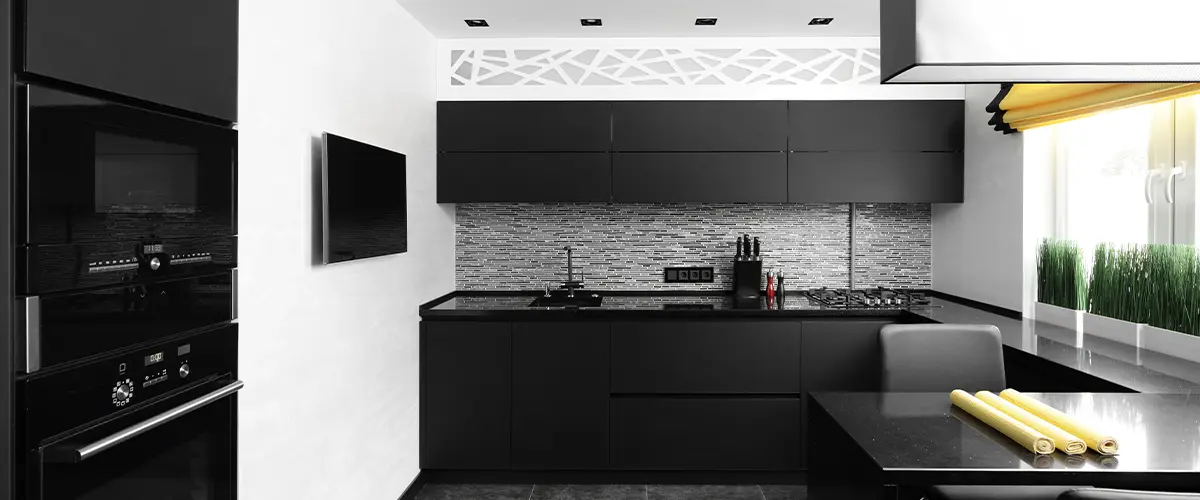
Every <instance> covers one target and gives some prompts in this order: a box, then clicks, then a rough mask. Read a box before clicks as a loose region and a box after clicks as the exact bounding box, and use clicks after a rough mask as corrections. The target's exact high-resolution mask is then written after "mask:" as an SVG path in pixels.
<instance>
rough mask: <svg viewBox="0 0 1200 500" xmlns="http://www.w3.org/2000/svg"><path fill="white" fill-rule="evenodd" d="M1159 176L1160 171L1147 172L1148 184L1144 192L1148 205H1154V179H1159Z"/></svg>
mask: <svg viewBox="0 0 1200 500" xmlns="http://www.w3.org/2000/svg"><path fill="white" fill-rule="evenodd" d="M1158 174H1159V171H1158V170H1147V171H1146V183H1145V186H1144V192H1145V193H1146V203H1151V204H1152V203H1154V192H1153V191H1152V188H1153V187H1154V178H1155V177H1158Z"/></svg>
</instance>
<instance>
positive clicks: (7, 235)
mask: <svg viewBox="0 0 1200 500" xmlns="http://www.w3.org/2000/svg"><path fill="white" fill-rule="evenodd" d="M13 12H14V11H13V4H12V0H0V75H3V76H4V84H3V85H4V87H3V88H4V96H3V98H0V207H2V208H0V333H2V335H0V500H10V499H12V498H13V477H12V475H13V467H14V459H15V455H14V453H15V451H14V449H13V448H14V446H13V438H14V435H13V433H14V432H15V431H14V429H13V397H14V395H13V387H14V385H13V383H14V382H13V375H14V369H15V368H14V366H13V346H14V339H13V327H12V325H13V318H12V307H13V297H14V293H15V289H16V283H15V280H14V279H13V254H12V250H13V243H12V226H13V220H12V214H13V190H12V178H13V161H12V158H13V150H12V145H13V130H12V125H13V110H12V102H13V88H14V87H13V64H12V53H13V50H12V43H13V40H14V39H15V35H14V31H13V26H14V25H15V24H16V23H14V22H13V18H12V14H13Z"/></svg>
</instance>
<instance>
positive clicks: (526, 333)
mask: <svg viewBox="0 0 1200 500" xmlns="http://www.w3.org/2000/svg"><path fill="white" fill-rule="evenodd" d="M608 329H609V327H608V323H583V322H570V323H516V324H514V325H513V340H512V342H513V345H512V359H513V361H512V365H513V389H512V466H513V468H514V469H537V470H569V469H606V468H608V344H609V340H608Z"/></svg>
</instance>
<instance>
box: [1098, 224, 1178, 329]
mask: <svg viewBox="0 0 1200 500" xmlns="http://www.w3.org/2000/svg"><path fill="white" fill-rule="evenodd" d="M1095 257H1096V258H1095V263H1094V264H1093V266H1092V277H1091V283H1090V285H1089V289H1090V290H1089V294H1088V295H1089V301H1088V312H1090V313H1092V314H1097V315H1100V316H1107V317H1110V318H1116V319H1120V320H1124V321H1130V322H1133V323H1146V324H1149V325H1151V326H1156V327H1159V328H1165V329H1168V330H1174V331H1177V332H1182V333H1187V334H1191V335H1200V253H1197V251H1196V248H1195V247H1192V246H1187V245H1123V246H1118V245H1113V244H1107V243H1106V244H1101V245H1099V246H1097V247H1096V255H1095Z"/></svg>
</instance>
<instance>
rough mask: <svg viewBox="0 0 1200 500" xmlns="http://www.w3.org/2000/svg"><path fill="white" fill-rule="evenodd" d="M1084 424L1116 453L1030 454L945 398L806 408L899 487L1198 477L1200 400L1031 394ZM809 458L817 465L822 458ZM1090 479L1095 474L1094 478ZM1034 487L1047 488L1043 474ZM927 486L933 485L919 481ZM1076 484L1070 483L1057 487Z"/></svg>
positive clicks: (854, 398) (833, 399) (848, 401)
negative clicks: (1032, 476)
mask: <svg viewBox="0 0 1200 500" xmlns="http://www.w3.org/2000/svg"><path fill="white" fill-rule="evenodd" d="M1028 395H1030V396H1032V397H1034V398H1036V399H1038V400H1040V401H1042V402H1045V403H1046V404H1049V405H1051V406H1053V407H1055V408H1058V409H1059V410H1061V411H1063V412H1065V413H1067V414H1069V415H1072V416H1075V417H1077V418H1080V419H1082V420H1085V421H1087V422H1089V423H1091V424H1092V425H1093V426H1094V427H1096V428H1098V429H1103V430H1104V432H1107V433H1111V434H1112V435H1113V436H1114V437H1116V438H1117V440H1118V442H1119V443H1120V449H1121V451H1120V454H1119V455H1118V456H1114V457H1102V456H1100V455H1098V454H1096V453H1095V452H1093V451H1089V452H1088V453H1087V454H1085V455H1083V456H1081V457H1069V456H1067V455H1065V454H1062V453H1061V452H1055V453H1054V454H1053V455H1048V456H1045V457H1036V456H1034V454H1033V453H1031V452H1028V451H1026V450H1024V449H1023V448H1021V447H1020V446H1017V445H1014V444H1013V443H1012V441H1011V440H1009V439H1008V438H1006V437H1004V435H1002V434H1000V433H999V432H997V431H995V430H993V429H991V428H989V427H987V425H986V424H983V423H982V422H980V421H978V420H977V419H975V418H974V417H972V416H970V415H969V414H967V413H965V412H962V411H961V410H956V409H954V407H953V406H952V405H951V403H950V397H949V395H948V394H941V393H937V394H931V393H910V394H897V393H891V394H888V393H821V394H814V395H813V401H814V402H815V403H816V404H819V405H820V407H821V408H822V409H824V411H825V412H826V413H827V414H828V416H830V417H832V419H833V421H835V422H836V423H837V425H839V426H840V427H841V428H842V429H843V430H844V431H845V432H846V433H847V434H848V435H849V436H850V437H851V438H852V439H853V440H854V442H855V443H856V444H857V445H858V446H859V447H861V449H862V450H863V451H865V453H866V454H867V455H868V456H869V458H870V459H871V460H872V461H873V462H874V463H875V464H877V465H878V467H879V468H880V469H882V471H883V472H884V473H885V477H890V478H894V479H895V480H896V481H897V483H895V484H906V482H905V478H909V479H912V480H915V479H916V478H921V479H928V480H931V481H933V482H937V481H938V476H939V475H945V476H946V477H947V478H948V479H947V480H948V481H950V482H959V481H964V482H967V483H976V484H1001V483H985V482H981V481H980V480H981V479H983V478H995V479H998V480H1001V481H1004V480H1005V479H1009V478H1011V480H1012V481H1020V479H1017V478H1018V477H1020V475H1019V474H1009V473H1023V474H1024V475H1028V473H1042V474H1055V473H1064V474H1067V475H1068V476H1069V475H1070V474H1072V473H1084V472H1086V473H1100V474H1103V473H1114V472H1115V473H1122V472H1124V473H1149V472H1155V473H1168V472H1173V473H1188V474H1194V476H1193V480H1196V479H1200V453H1198V450H1200V401H1198V400H1196V399H1195V398H1193V397H1190V396H1188V395H1167V394H1104V393H1045V394H1033V393H1030V394H1028ZM810 460H813V461H819V460H821V456H820V454H816V455H811V454H810ZM1064 477H1066V476H1064ZM1090 477H1097V476H1096V474H1092V475H1091V476H1090ZM1041 480H1047V481H1053V480H1054V479H1053V478H1051V477H1050V476H1042V478H1041ZM925 484H930V483H925ZM1062 484H1077V483H1071V482H1067V483H1062Z"/></svg>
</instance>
